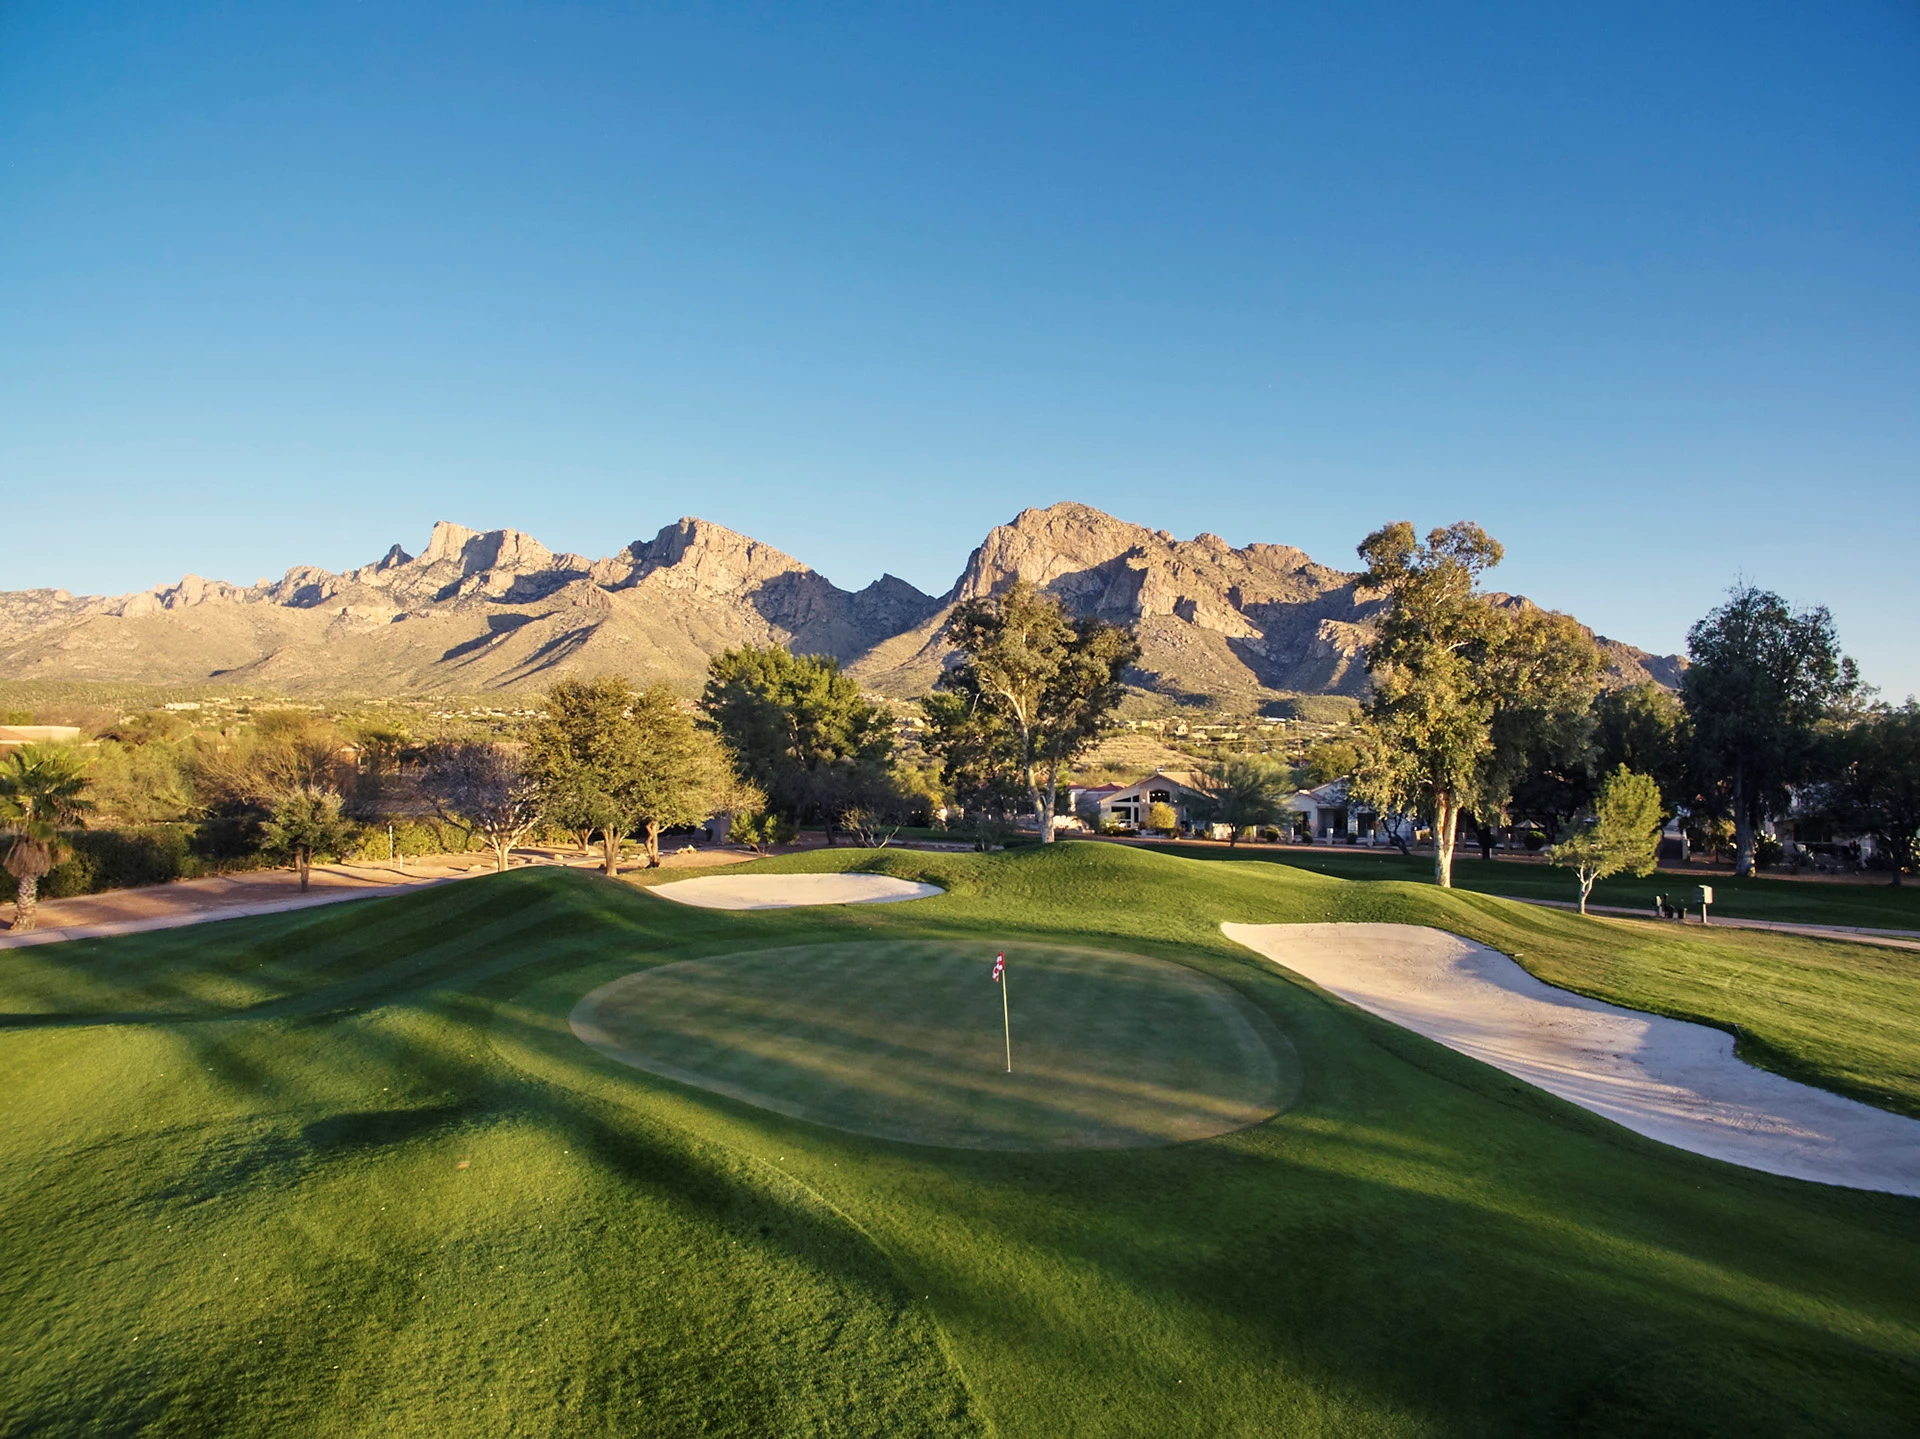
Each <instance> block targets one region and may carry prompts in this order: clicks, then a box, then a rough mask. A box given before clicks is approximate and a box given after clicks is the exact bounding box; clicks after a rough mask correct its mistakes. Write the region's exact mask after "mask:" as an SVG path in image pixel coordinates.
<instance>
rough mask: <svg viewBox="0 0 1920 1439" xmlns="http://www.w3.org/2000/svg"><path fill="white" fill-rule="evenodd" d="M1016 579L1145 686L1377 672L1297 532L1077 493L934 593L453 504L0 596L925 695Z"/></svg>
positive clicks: (12, 649) (692, 523) (257, 641)
mask: <svg viewBox="0 0 1920 1439" xmlns="http://www.w3.org/2000/svg"><path fill="white" fill-rule="evenodd" d="M1015 579H1025V580H1029V581H1031V582H1032V583H1033V584H1035V585H1038V586H1039V587H1040V588H1042V589H1044V590H1045V591H1047V592H1048V593H1049V594H1052V595H1055V596H1057V597H1058V598H1059V599H1060V600H1061V601H1062V603H1063V604H1065V605H1066V606H1067V607H1068V608H1069V609H1071V610H1072V611H1074V612H1075V613H1078V614H1091V615H1098V616H1100V617H1102V618H1104V619H1109V620H1114V621H1117V622H1121V623H1126V624H1132V625H1136V626H1137V627H1138V628H1139V632H1140V636H1141V643H1142V649H1143V653H1142V657H1141V662H1140V665H1139V668H1138V670H1137V671H1136V672H1135V674H1134V675H1133V676H1132V677H1131V678H1132V679H1133V681H1134V682H1135V683H1136V684H1137V685H1139V686H1140V687H1142V688H1144V689H1147V690H1151V691H1159V692H1161V693H1165V694H1169V695H1173V696H1177V697H1181V698H1189V699H1203V700H1220V701H1228V700H1232V701H1242V700H1252V701H1256V702H1257V701H1258V700H1260V699H1261V698H1262V697H1265V696H1270V695H1272V694H1275V693H1308V694H1312V693H1345V694H1357V693H1360V692H1362V691H1363V690H1364V687H1365V682H1366V676H1365V663H1364V660H1365V647H1366V642H1367V638H1368V635H1369V633H1370V629H1371V622H1372V618H1373V616H1374V614H1375V613H1376V612H1377V610H1378V608H1379V602H1378V600H1377V599H1376V598H1375V597H1373V596H1371V595H1369V594H1367V593H1366V592H1365V591H1363V590H1361V589H1359V588H1358V584H1357V582H1358V576H1356V575H1354V574H1352V573H1350V572H1346V571H1342V570H1335V569H1330V568H1328V567H1326V566H1324V565H1320V564H1317V563H1315V562H1314V561H1313V560H1312V559H1311V558H1309V557H1308V556H1307V555H1306V554H1304V553H1303V552H1302V551H1300V550H1297V549H1294V548H1292V547H1291V546H1288V545H1273V544H1251V545H1246V546H1244V547H1241V548H1237V549H1236V548H1235V547H1233V546H1232V545H1229V544H1228V543H1227V542H1226V541H1225V540H1223V539H1221V538H1220V537H1219V536H1217V535H1210V534H1202V535H1198V536H1196V537H1195V538H1193V539H1191V540H1180V539H1176V538H1175V537H1174V536H1172V535H1170V534H1168V533H1167V532H1166V531H1165V530H1150V529H1147V528H1145V527H1143V526H1140V525H1134V524H1128V523H1127V522H1125V521H1123V520H1118V519H1115V518H1114V517H1113V516H1111V515H1108V514H1104V513H1102V512H1101V511H1099V510H1096V509H1093V508H1091V507H1090V506H1087V505H1079V504H1058V505H1052V506H1049V507H1048V508H1046V509H1031V510H1025V511H1023V512H1022V513H1020V514H1019V515H1018V516H1016V517H1015V518H1014V519H1013V520H1012V521H1011V522H1010V523H1008V524H1004V525H998V526H995V527H994V529H993V530H991V531H990V532H989V533H988V535H987V536H986V538H985V540H984V541H983V542H982V543H981V545H980V546H979V548H978V549H976V550H975V551H974V552H973V554H972V556H971V557H970V558H969V559H968V561H967V564H966V568H965V569H964V570H963V571H962V573H961V575H960V577H959V578H958V579H957V580H956V581H955V582H954V585H953V587H952V588H951V589H950V590H949V591H948V592H947V593H946V594H945V595H943V596H940V597H937V598H936V597H934V596H930V595H927V594H923V593H922V592H921V591H920V590H918V589H916V588H915V587H914V586H912V585H910V584H908V583H907V582H906V581H905V580H902V579H898V578H896V577H895V576H893V575H891V574H887V575H882V576H881V578H880V579H878V580H875V581H874V582H873V583H872V584H870V585H868V586H866V588H864V589H862V590H859V591H857V592H850V591H847V590H843V589H841V588H840V587H839V586H837V585H835V584H833V583H832V582H831V581H830V580H828V579H827V578H826V577H825V576H823V575H821V574H819V573H818V572H817V571H815V570H813V569H810V568H809V567H808V566H806V565H805V564H803V563H801V562H800V561H799V560H797V559H795V558H793V557H792V556H791V555H788V554H784V553H782V552H781V551H779V550H777V549H775V548H773V547H772V546H771V545H767V544H763V543H761V542H760V541H758V540H755V539H751V538H749V537H748V536H746V535H742V534H738V533H736V532H735V531H733V530H730V529H727V528H725V527H724V526H722V525H716V524H711V523H709V522H708V521H705V520H700V519H692V518H687V519H681V520H679V521H676V522H675V523H673V524H671V525H667V526H666V527H664V528H663V529H661V530H660V531H659V532H658V533H657V534H656V535H654V536H653V538H651V539H642V540H635V541H633V542H632V543H631V544H629V545H627V546H626V547H625V548H623V549H621V550H619V551H617V552H615V553H614V554H612V555H609V556H607V557H605V558H602V559H588V558H587V557H585V556H583V555H577V554H567V553H560V554H557V553H555V552H554V551H552V550H549V549H548V548H547V547H546V546H545V545H543V544H541V543H540V542H539V541H538V540H536V539H535V538H533V536H531V535H528V534H526V533H524V532H522V531H520V530H512V529H499V530H475V529H469V528H468V527H466V526H464V525H459V524H455V523H453V522H451V521H446V520H443V521H441V522H440V523H438V524H436V525H435V526H434V527H433V532H432V534H431V535H429V536H428V538H427V543H426V546H425V547H424V548H423V549H422V550H421V551H420V553H419V555H418V556H417V557H416V556H414V555H411V554H409V553H408V552H407V551H406V550H405V549H404V548H402V547H401V546H400V545H398V544H395V545H393V546H392V547H391V548H389V549H388V550H387V552H386V553H385V554H384V555H382V556H381V557H380V558H379V559H377V560H374V561H372V562H370V563H368V564H364V565H361V566H359V567H357V568H354V569H349V570H345V571H341V572H338V573H336V572H334V571H330V570H327V569H323V568H321V567H319V566H314V565H296V566H294V567H293V568H292V569H290V570H288V571H287V572H286V574H285V575H283V576H282V577H281V578H280V579H278V580H266V579H262V580H259V581H256V582H255V583H254V584H252V585H248V586H244V587H242V586H238V585H234V584H230V583H227V582H225V581H222V580H210V579H204V578H202V577H200V576H198V575H187V576H185V577H183V578H182V579H181V580H180V581H179V582H178V583H176V584H171V585H160V586H156V587H155V588H153V589H151V590H144V591H141V592H138V593H136V594H131V595H121V596H117V597H113V598H103V597H100V596H80V597H75V596H73V595H71V594H69V593H68V592H67V591H65V590H22V591H15V592H12V593H0V664H4V665H5V667H6V671H7V673H9V674H10V675H13V676H14V677H16V678H21V679H82V678H84V679H88V680H99V679H105V678H111V679H117V680H122V681H126V682H133V683H202V682H205V681H207V680H209V679H216V680H222V681H231V682H235V683H248V684H253V685H258V686H261V687H268V686H272V687H277V688H280V689H283V690H286V691H288V692H293V691H301V690H335V691H341V690H346V691H355V692H361V693H374V692H381V691H390V692H392V691H402V690H406V691H427V692H435V691H438V692H471V691H475V690H481V689H499V688H516V689H517V688H541V687H544V686H546V685H548V684H551V683H552V682H553V680H555V679H556V678H559V677H560V676H562V675H566V674H586V675H592V674H600V673H619V674H625V675H628V676H629V677H631V678H633V679H634V680H636V681H640V682H643V683H644V682H651V681H654V680H664V681H667V682H669V683H672V684H675V685H678V686H680V687H682V688H693V687H697V685H698V684H699V683H700V681H701V679H702V677H703V676H704V674H705V672H706V665H707V661H708V659H709V658H711V657H712V656H713V655H714V654H717V653H719V652H720V651H721V650H724V649H727V648H730V647H733V646H736V645H741V644H776V645H783V646H787V647H789V648H791V649H792V650H794V651H795V652H796V653H803V654H824V655H831V656H833V657H834V658H836V659H838V660H840V661H841V662H842V663H844V664H846V665H848V666H849V667H850V669H851V670H852V672H853V673H854V674H855V676H856V677H857V678H859V679H860V680H861V681H862V683H864V684H866V685H867V686H869V687H870V688H873V689H875V690H879V691H882V692H887V693H894V694H899V695H911V694H917V693H920V692H922V691H924V690H925V689H926V688H927V687H928V686H929V685H930V684H931V683H932V681H933V680H934V678H935V677H936V676H937V675H938V674H939V671H940V667H941V665H942V663H943V662H944V661H945V658H946V655H947V647H946V645H945V643H944V641H943V640H942V638H941V630H942V628H943V626H944V625H945V622H946V619H947V616H948V615H949V614H950V612H951V609H952V606H953V605H955V604H957V603H959V602H960V601H962V600H967V599H972V598H976V597H979V596H983V595H989V594H993V593H996V592H998V591H999V590H1002V589H1004V588H1005V587H1006V586H1007V585H1008V584H1011V583H1012V582H1013V581H1014V580H1015ZM1512 602H1513V603H1520V604H1524V603H1527V602H1526V601H1525V600H1514V601H1512ZM402 621H405V623H402ZM1600 643H1601V644H1602V646H1603V648H1605V650H1606V652H1607V654H1608V657H1609V660H1610V663H1611V665H1612V667H1613V671H1614V675H1615V678H1616V679H1617V680H1619V681H1621V682H1639V681H1641V680H1644V679H1648V678H1651V679H1655V680H1658V681H1659V682H1661V683H1663V684H1673V683H1676V682H1677V680H1678V676H1679V672H1680V667H1681V662H1680V661H1679V660H1678V659H1677V658H1676V657H1673V656H1668V657H1665V658H1660V657H1656V656H1653V655H1649V654H1646V653H1645V652H1644V651H1640V650H1636V649H1634V648H1633V647H1632V646H1630V645H1624V644H1620V643H1619V642H1617V641H1612V640H1606V639H1602V640H1601V641H1600Z"/></svg>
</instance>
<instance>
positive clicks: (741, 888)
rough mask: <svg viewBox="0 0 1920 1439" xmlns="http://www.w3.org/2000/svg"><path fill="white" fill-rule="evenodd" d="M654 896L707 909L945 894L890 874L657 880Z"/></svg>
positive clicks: (880, 901) (886, 901) (890, 900)
mask: <svg viewBox="0 0 1920 1439" xmlns="http://www.w3.org/2000/svg"><path fill="white" fill-rule="evenodd" d="M652 892H653V893H654V894H657V895H659V896H660V897H661V898H662V899H671V900H674V901H677V902H678V903H680V904H692V905H698V906H699V907H700V908H701V909H796V908H799V907H800V906H802V905H809V904H898V903H899V902H900V901H901V900H904V899H926V898H928V897H929V896H930V895H936V894H943V893H945V891H944V890H942V889H941V888H940V887H939V886H938V885H931V884H920V883H918V882H916V881H914V880H910V879H895V878H894V877H893V876H892V875H887V874H715V875H708V876H707V877H706V878H704V879H682V880H676V881H674V882H673V883H672V884H656V885H655V886H654V887H653V891H652Z"/></svg>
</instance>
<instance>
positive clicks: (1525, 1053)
mask: <svg viewBox="0 0 1920 1439" xmlns="http://www.w3.org/2000/svg"><path fill="white" fill-rule="evenodd" d="M1221 929H1222V930H1223V931H1224V932H1225V934H1226V936H1227V938H1229V939H1231V940H1234V941H1235V942H1237V943H1240V944H1244V945H1246V946H1247V947H1248V948H1249V949H1251V950H1253V951H1254V952H1255V953H1256V954H1259V955H1262V956H1264V957H1265V958H1267V959H1270V960H1272V961H1273V962H1274V963H1275V964H1279V965H1282V966H1284V967H1285V968H1287V969H1289V970H1292V971H1293V972H1294V973H1295V974H1298V975H1301V976H1303V977H1304V978H1306V979H1309V980H1311V981H1312V982H1313V983H1315V984H1317V985H1319V986H1320V987H1321V988H1322V989H1325V990H1327V991H1329V992H1331V993H1333V994H1336V995H1338V996H1339V997H1340V998H1342V999H1344V1000H1347V1001H1348V1002H1349V1003H1352V1004H1356V1005H1358V1006H1359V1007H1360V1008H1362V1009H1364V1010H1367V1011H1368V1012H1369V1013H1372V1014H1377V1015H1379V1016H1380V1017H1381V1018H1383V1019H1388V1020H1391V1021H1392V1022H1393V1023H1395V1024H1398V1025H1401V1026H1402V1027H1404V1028H1407V1029H1411V1030H1413V1031H1414V1032H1415V1033H1416V1034H1422V1035H1425V1036H1426V1037H1427V1038H1429V1039H1433V1040H1437V1041H1438V1042H1440V1043H1441V1044H1444V1045H1446V1046H1447V1047H1448V1048H1449V1049H1454V1050H1458V1051H1459V1052H1460V1053H1462V1054H1466V1055H1470V1056H1472V1057H1473V1058H1475V1059H1478V1060H1480V1061H1482V1062H1483V1063H1486V1064H1491V1065H1492V1066H1494V1067H1495V1068H1496V1069H1500V1070H1504V1071H1505V1072H1506V1073H1508V1074H1511V1075H1513V1076H1514V1077H1515V1078H1516V1079H1521V1080H1524V1081H1526V1082H1527V1083H1528V1084H1532V1085H1536V1086H1538V1087H1539V1088H1541V1089H1544V1090H1546V1091H1547V1092H1548V1093H1550V1094H1556V1095H1558V1096H1559V1097H1560V1098H1562V1099H1565V1100H1568V1101H1570V1102H1572V1103H1574V1104H1577V1105H1579V1106H1580V1107H1581V1108H1583V1109H1588V1110H1591V1111H1593V1113H1595V1114H1599V1115H1602V1116H1604V1117H1606V1118H1608V1119H1611V1120H1613V1121H1614V1122H1615V1123H1617V1124H1621V1125H1624V1126H1625V1127H1626V1128H1628V1129H1631V1130H1633V1131H1634V1132H1635V1133H1636V1134H1644V1135H1646V1136H1647V1137H1648V1138H1650V1139H1657V1140H1659V1141H1661V1142H1662V1143H1664V1144H1671V1145H1674V1146H1676V1147H1677V1148H1680V1149H1686V1150H1690V1151H1692V1152H1693V1153H1695V1154H1704V1155H1709V1156H1711V1157H1712V1158H1715V1159H1724V1160H1726V1161H1727V1162H1728V1163H1731V1164H1740V1165H1744V1166H1746V1167H1747V1168H1749V1169H1758V1170H1762V1171H1764V1172H1766V1173H1768V1174H1783V1175H1788V1176H1790V1177H1792V1178H1795V1179H1809V1180H1812V1181H1814V1182H1816V1183H1819V1184H1838V1185H1845V1186H1847V1187H1849V1188H1853V1189H1875V1190H1881V1191H1884V1192H1887V1193H1891V1194H1913V1195H1920V1120H1912V1119H1905V1118H1902V1117H1901V1116H1899V1115H1897V1114H1888V1113H1887V1112H1886V1111H1884V1110H1880V1109H1875V1108H1873V1107H1872V1106H1871V1105H1867V1104H1861V1103H1858V1102H1857V1101H1855V1100H1851V1099H1843V1098H1841V1097H1840V1096H1839V1095H1837V1094H1830V1093H1828V1092H1827V1091H1826V1090H1824V1089H1816V1088H1815V1087H1813V1086H1812V1085H1807V1084H1800V1083H1798V1082H1797V1081H1795V1080H1791V1079H1786V1078H1784V1077H1782V1076H1780V1075H1777V1074H1770V1073H1768V1072H1767V1071H1766V1070H1763V1069H1755V1068H1753V1067H1752V1066H1751V1065H1749V1064H1746V1063H1744V1062H1743V1061H1741V1060H1740V1059H1739V1058H1737V1057H1736V1056H1735V1055H1734V1052H1733V1038H1732V1036H1731V1035H1728V1034H1725V1033H1723V1032H1722V1031H1720V1030H1717V1029H1712V1028H1709V1027H1707V1026H1706V1025H1701V1024H1688V1023H1686V1022H1685V1021H1682V1020H1677V1019H1666V1018H1662V1017H1661V1016H1658V1015H1652V1014H1643V1013H1641V1012H1640V1011H1638V1010H1632V1009H1622V1008H1621V1007H1619V1006H1618V1005H1612V1004H1607V1003H1605V1002H1603V1001H1601V1000H1597V999H1587V998H1585V997H1583V996H1581V995H1577V994H1569V993H1568V992H1567V991H1565V990H1562V989H1555V988H1554V987H1553V986H1552V985H1549V984H1546V983H1544V982H1543V981H1541V980H1539V979H1536V978H1534V977H1533V976H1532V975H1531V974H1528V973H1527V971H1526V970H1524V969H1522V968H1521V967H1520V966H1519V965H1517V964H1515V963H1514V962H1513V961H1512V960H1511V959H1509V958H1507V956H1505V955H1504V954H1501V953H1499V952H1498V951H1496V950H1492V949H1489V948H1487V947H1486V946H1484V945H1480V944H1474V943H1472V942H1471V941H1469V940H1464V939H1461V938H1460V937H1459V936H1457V935H1452V934H1447V933H1445V932H1443V931H1441V930H1437V929H1427V928H1423V927H1421V926H1418V925H1400V924H1226V925H1222V926H1221Z"/></svg>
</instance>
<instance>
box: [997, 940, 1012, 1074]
mask: <svg viewBox="0 0 1920 1439" xmlns="http://www.w3.org/2000/svg"><path fill="white" fill-rule="evenodd" d="M1000 1023H1001V1024H1002V1025H1003V1026H1004V1027H1005V1029H1006V1031H1007V1073H1008V1074H1012V1073H1013V1020H1012V1019H1011V1018H1010V1017H1009V1016H1008V1012H1007V967H1006V965H1005V964H1004V963H1002V964H1001V966H1000Z"/></svg>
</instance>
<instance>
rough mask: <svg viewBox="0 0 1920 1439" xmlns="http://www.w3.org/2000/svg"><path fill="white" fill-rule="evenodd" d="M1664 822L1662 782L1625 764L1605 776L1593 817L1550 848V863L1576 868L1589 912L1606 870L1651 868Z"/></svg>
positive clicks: (1644, 872) (1584, 907) (1583, 905)
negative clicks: (1658, 782)
mask: <svg viewBox="0 0 1920 1439" xmlns="http://www.w3.org/2000/svg"><path fill="white" fill-rule="evenodd" d="M1664 823H1665V816H1664V815H1663V814H1662V812H1661V808H1660V786H1659V785H1657V784H1655V783H1654V782H1653V777H1652V776H1651V775H1644V774H1635V773H1634V772H1633V771H1632V770H1630V769H1628V768H1627V767H1626V766H1625V765H1622V766H1620V767H1619V768H1618V769H1616V770H1614V772H1613V773H1612V774H1610V775H1608V776H1607V777H1606V779H1604V780H1602V781H1601V783H1600V789H1599V792H1598V793H1597V794H1596V795H1595V796H1594V800H1593V820H1592V822H1591V823H1589V824H1588V825H1587V826H1586V827H1585V828H1584V829H1582V830H1581V831H1580V832H1579V833H1577V834H1575V835H1574V836H1573V838H1571V839H1569V840H1566V841H1565V842H1563V843H1561V844H1557V845H1554V846H1553V847H1552V848H1551V849H1549V850H1548V851H1547V860H1548V862H1549V863H1551V864H1556V865H1559V866H1560V867H1561V868H1562V869H1570V870H1572V871H1573V872H1574V877H1575V878H1576V879H1578V880H1579V881H1580V913H1582V914H1585V913H1586V912H1587V896H1588V895H1590V894H1592V893H1593V887H1594V885H1595V884H1596V883H1598V882H1599V881H1600V880H1603V879H1605V878H1606V877H1607V876H1608V875H1610V874H1619V873H1621V872H1622V871H1627V872H1630V873H1632V874H1637V875H1647V874H1652V873H1653V867H1654V863H1655V861H1656V860H1657V859H1658V857H1659V853H1660V830H1661V827H1662V825H1663V824H1664Z"/></svg>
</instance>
